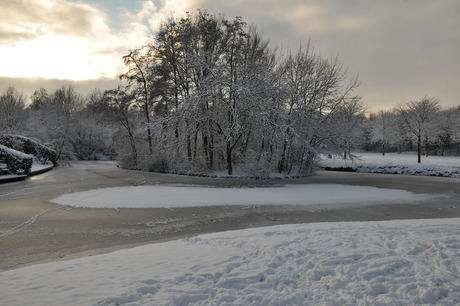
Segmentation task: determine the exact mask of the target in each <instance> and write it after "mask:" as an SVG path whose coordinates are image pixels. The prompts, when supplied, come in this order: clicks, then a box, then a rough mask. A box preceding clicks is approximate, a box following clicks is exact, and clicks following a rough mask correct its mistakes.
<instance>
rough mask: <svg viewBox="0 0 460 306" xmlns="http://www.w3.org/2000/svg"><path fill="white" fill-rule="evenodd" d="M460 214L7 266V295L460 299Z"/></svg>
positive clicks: (227, 236) (10, 299) (245, 233)
mask: <svg viewBox="0 0 460 306" xmlns="http://www.w3.org/2000/svg"><path fill="white" fill-rule="evenodd" d="M459 232H460V219H438V220H412V221H384V222H340V223H317V224H302V225H283V226H274V227H266V228H258V229H248V230H240V231H233V232H225V233H216V234H209V235H203V236H199V237H196V238H189V239H183V240H179V241H172V242H166V243H159V244H152V245H148V246H142V247H137V248H134V249H127V250H120V251H117V252H114V253H110V254H105V255H99V256H91V257H86V258H80V259H76V260H72V261H65V262H56V263H51V264H41V265H35V266H29V267H25V268H22V269H17V270H11V271H6V272H2V273H0V281H1V283H2V286H1V287H0V296H1V297H2V304H5V305H124V304H127V305H190V304H193V305H459V304H460V271H459V269H460V236H459V235H458V233H459Z"/></svg>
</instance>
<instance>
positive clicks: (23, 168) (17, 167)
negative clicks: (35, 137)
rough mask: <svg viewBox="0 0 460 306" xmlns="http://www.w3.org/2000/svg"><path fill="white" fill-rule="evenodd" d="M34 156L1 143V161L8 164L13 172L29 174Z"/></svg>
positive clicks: (8, 167)
mask: <svg viewBox="0 0 460 306" xmlns="http://www.w3.org/2000/svg"><path fill="white" fill-rule="evenodd" d="M32 159H33V156H32V155H29V154H24V153H22V152H19V151H16V150H13V149H10V148H8V147H6V146H4V145H0V161H3V163H5V164H6V167H7V169H8V171H9V172H10V173H11V174H20V175H21V174H25V175H27V174H29V173H30V170H31V169H32Z"/></svg>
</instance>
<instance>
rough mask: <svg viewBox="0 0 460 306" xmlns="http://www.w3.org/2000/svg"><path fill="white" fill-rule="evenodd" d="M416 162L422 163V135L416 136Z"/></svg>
mask: <svg viewBox="0 0 460 306" xmlns="http://www.w3.org/2000/svg"><path fill="white" fill-rule="evenodd" d="M417 163H419V164H420V163H422V136H421V135H418V136H417Z"/></svg>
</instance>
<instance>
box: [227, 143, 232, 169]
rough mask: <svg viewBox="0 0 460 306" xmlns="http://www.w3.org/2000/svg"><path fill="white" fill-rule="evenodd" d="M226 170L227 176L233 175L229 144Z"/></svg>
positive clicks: (228, 146)
mask: <svg viewBox="0 0 460 306" xmlns="http://www.w3.org/2000/svg"><path fill="white" fill-rule="evenodd" d="M227 170H228V175H232V174H233V167H232V146H231V145H230V143H229V142H227Z"/></svg>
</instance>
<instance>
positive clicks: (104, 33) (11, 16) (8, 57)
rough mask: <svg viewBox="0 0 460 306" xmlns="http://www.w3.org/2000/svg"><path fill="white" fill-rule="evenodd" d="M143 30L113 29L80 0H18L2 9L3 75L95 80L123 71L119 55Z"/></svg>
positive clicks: (0, 53) (101, 14)
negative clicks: (74, 0)
mask: <svg viewBox="0 0 460 306" xmlns="http://www.w3.org/2000/svg"><path fill="white" fill-rule="evenodd" d="M141 36H143V37H144V39H145V33H144V29H136V28H132V27H126V28H125V31H120V32H117V33H115V32H113V31H112V29H111V28H110V27H109V20H108V16H107V15H106V14H105V13H104V12H102V11H100V10H98V9H96V8H94V7H92V6H90V5H89V4H85V3H81V2H76V3H73V2H69V1H65V0H16V1H6V3H5V4H3V3H2V10H0V76H9V77H44V78H56V79H74V80H84V79H94V78H99V77H112V78H113V77H115V76H117V75H119V74H120V73H121V70H122V65H123V63H122V60H121V57H122V56H123V55H124V54H126V52H127V51H128V49H129V47H130V45H131V44H132V43H133V42H134V40H137V39H139V37H141Z"/></svg>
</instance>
